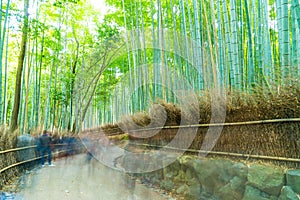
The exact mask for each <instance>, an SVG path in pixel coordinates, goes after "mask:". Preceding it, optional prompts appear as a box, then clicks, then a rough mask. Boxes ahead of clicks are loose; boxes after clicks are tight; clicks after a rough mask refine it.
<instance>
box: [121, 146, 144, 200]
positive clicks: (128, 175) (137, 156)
mask: <svg viewBox="0 0 300 200" xmlns="http://www.w3.org/2000/svg"><path fill="white" fill-rule="evenodd" d="M124 150H125V153H124V155H123V158H122V161H121V166H122V167H123V169H124V182H125V187H126V189H127V191H128V193H129V194H128V196H127V199H128V200H134V199H136V195H135V185H136V180H137V176H138V174H139V173H138V171H140V170H142V169H143V168H144V166H143V152H144V150H143V149H141V148H137V147H136V145H135V144H134V143H132V142H130V141H129V142H127V144H126V145H125V148H124Z"/></svg>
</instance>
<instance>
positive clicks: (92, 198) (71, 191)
mask: <svg viewBox="0 0 300 200" xmlns="http://www.w3.org/2000/svg"><path fill="white" fill-rule="evenodd" d="M55 165H56V166H55V167H50V166H47V165H46V166H45V167H43V168H41V169H40V170H36V172H35V173H33V174H31V175H30V176H28V177H27V178H26V180H25V181H24V183H23V187H24V189H21V191H20V194H19V195H18V196H19V197H20V198H21V199H24V200H41V199H43V200H79V199H81V200H127V199H132V198H129V197H128V196H129V191H128V190H127V188H126V183H125V182H124V178H123V177H124V176H123V174H122V173H120V172H118V171H116V170H113V169H110V168H108V167H106V166H103V165H102V164H100V163H99V162H96V161H94V162H92V163H90V164H87V163H86V162H85V155H77V156H75V157H74V158H73V159H71V158H68V159H67V160H64V159H62V160H59V161H56V162H55ZM135 195H136V198H135V199H137V200H164V199H169V198H167V197H163V196H162V195H161V194H159V193H157V192H155V191H153V190H151V189H149V188H146V187H145V186H143V185H141V184H137V186H136V189H135Z"/></svg>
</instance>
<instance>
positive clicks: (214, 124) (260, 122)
mask: <svg viewBox="0 0 300 200" xmlns="http://www.w3.org/2000/svg"><path fill="white" fill-rule="evenodd" d="M288 122H300V118H286V119H265V120H256V121H246V122H226V123H209V124H190V125H177V126H160V127H152V128H140V129H135V130H123V132H115V133H112V134H110V135H119V134H122V133H124V132H125V131H127V132H140V131H152V130H160V129H179V128H206V127H220V126H243V125H261V124H271V123H288ZM108 130H110V131H111V130H120V128H108ZM104 132H105V129H104Z"/></svg>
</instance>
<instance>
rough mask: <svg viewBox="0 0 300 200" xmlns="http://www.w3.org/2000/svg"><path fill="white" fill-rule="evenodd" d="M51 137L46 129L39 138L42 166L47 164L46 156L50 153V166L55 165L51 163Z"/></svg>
mask: <svg viewBox="0 0 300 200" xmlns="http://www.w3.org/2000/svg"><path fill="white" fill-rule="evenodd" d="M51 142H52V141H51V137H50V136H49V135H48V134H47V131H46V130H44V131H43V134H42V135H41V136H40V138H39V145H40V150H41V156H42V159H41V164H42V166H45V157H46V155H48V164H49V166H55V165H53V164H52V163H51V161H52V153H51V147H50V145H51Z"/></svg>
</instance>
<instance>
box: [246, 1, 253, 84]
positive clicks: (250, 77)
mask: <svg viewBox="0 0 300 200" xmlns="http://www.w3.org/2000/svg"><path fill="white" fill-rule="evenodd" d="M247 1H248V0H244V4H245V14H246V22H247V32H248V38H247V39H248V67H247V80H248V81H247V83H248V85H247V87H246V88H250V87H251V86H252V85H253V84H254V83H255V78H254V73H255V72H254V60H253V59H254V57H253V49H252V46H253V44H252V30H251V21H250V16H249V9H248V3H247Z"/></svg>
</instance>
